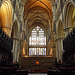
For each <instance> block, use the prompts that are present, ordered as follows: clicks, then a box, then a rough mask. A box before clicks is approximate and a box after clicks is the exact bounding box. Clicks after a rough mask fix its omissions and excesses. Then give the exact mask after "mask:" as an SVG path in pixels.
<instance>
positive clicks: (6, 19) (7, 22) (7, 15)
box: [1, 0, 13, 37]
mask: <svg viewBox="0 0 75 75" xmlns="http://www.w3.org/2000/svg"><path fill="white" fill-rule="evenodd" d="M1 12H2V17H3V19H2V20H3V30H4V32H5V33H6V34H7V35H8V36H9V37H11V31H12V25H13V24H12V19H13V15H12V14H13V10H12V5H11V2H10V0H6V1H4V2H3V3H2V5H1Z"/></svg>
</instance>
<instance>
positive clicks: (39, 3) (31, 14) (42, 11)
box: [24, 0, 52, 28]
mask: <svg viewBox="0 0 75 75" xmlns="http://www.w3.org/2000/svg"><path fill="white" fill-rule="evenodd" d="M51 17H52V7H51V2H50V1H48V0H28V1H27V2H26V3H25V9H24V21H27V26H28V27H29V28H30V27H31V26H33V25H42V26H44V27H45V28H47V27H49V20H50V19H51Z"/></svg>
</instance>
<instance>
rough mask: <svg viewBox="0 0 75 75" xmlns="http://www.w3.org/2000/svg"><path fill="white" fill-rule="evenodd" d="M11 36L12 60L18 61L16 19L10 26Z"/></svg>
mask: <svg viewBox="0 0 75 75" xmlns="http://www.w3.org/2000/svg"><path fill="white" fill-rule="evenodd" d="M11 37H12V39H13V50H12V54H13V62H18V61H19V51H18V41H19V40H18V24H17V21H15V22H14V24H13V28H12V34H11Z"/></svg>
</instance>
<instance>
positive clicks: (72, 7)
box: [63, 0, 75, 37]
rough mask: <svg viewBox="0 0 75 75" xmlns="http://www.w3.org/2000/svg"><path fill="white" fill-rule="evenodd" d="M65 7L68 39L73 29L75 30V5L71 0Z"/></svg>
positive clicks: (64, 16)
mask: <svg viewBox="0 0 75 75" xmlns="http://www.w3.org/2000/svg"><path fill="white" fill-rule="evenodd" d="M64 7H65V8H64V12H63V14H64V15H63V20H64V30H65V37H66V36H67V35H68V34H69V33H70V32H71V30H72V28H75V3H74V2H73V1H71V0H70V1H68V2H66V4H65V6H64Z"/></svg>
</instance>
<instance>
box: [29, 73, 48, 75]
mask: <svg viewBox="0 0 75 75" xmlns="http://www.w3.org/2000/svg"><path fill="white" fill-rule="evenodd" d="M28 75H47V73H29V74H28Z"/></svg>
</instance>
